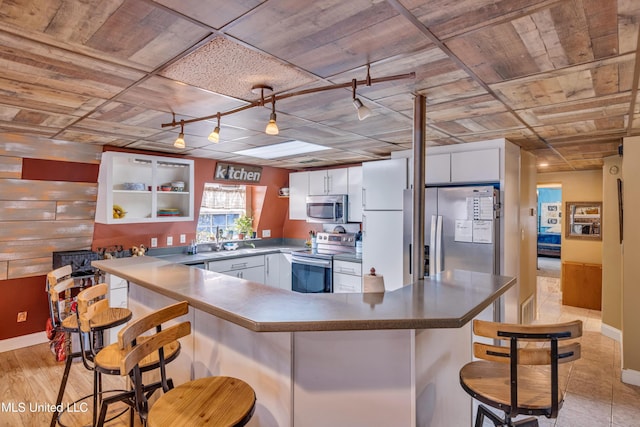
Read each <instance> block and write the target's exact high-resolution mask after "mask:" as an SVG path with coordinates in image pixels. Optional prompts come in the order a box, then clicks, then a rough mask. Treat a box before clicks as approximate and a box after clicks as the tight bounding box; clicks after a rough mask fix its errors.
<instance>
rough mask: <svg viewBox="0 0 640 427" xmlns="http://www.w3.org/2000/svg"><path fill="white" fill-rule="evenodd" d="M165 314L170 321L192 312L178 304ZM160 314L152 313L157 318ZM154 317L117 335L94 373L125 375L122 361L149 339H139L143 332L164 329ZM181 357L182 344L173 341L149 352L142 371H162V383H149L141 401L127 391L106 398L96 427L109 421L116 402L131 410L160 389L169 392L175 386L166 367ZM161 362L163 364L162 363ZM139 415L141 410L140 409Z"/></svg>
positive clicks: (102, 353) (99, 357) (96, 363)
mask: <svg viewBox="0 0 640 427" xmlns="http://www.w3.org/2000/svg"><path fill="white" fill-rule="evenodd" d="M163 310H164V311H162V314H161V315H163V316H166V317H167V318H176V317H178V316H182V315H184V314H187V313H188V311H189V305H188V304H187V303H186V302H185V303H180V304H175V305H172V306H169V307H167V308H165V309H163ZM156 313H157V312H154V313H152V314H153V315H155V316H157V315H156ZM154 318H155V317H153V318H150V316H144V317H142V318H140V319H135V320H133V321H132V322H130V323H129V324H128V325H127V326H126V327H125V328H123V329H122V330H121V331H120V332H119V333H118V342H116V343H113V344H110V345H108V346H106V347H104V348H103V349H102V350H100V351H99V352H98V354H96V356H95V357H94V360H93V361H94V370H95V372H97V373H99V374H109V375H123V376H124V375H126V374H127V373H126V372H121V370H120V367H121V364H122V361H123V360H124V358H125V357H126V355H127V354H128V353H129V352H130V351H131V348H132V347H133V346H135V345H141V344H143V343H144V342H145V341H146V340H148V339H149V337H148V336H140V334H141V333H144V332H146V331H148V330H149V329H152V328H155V329H156V331H161V330H162V325H161V324H158V325H155V324H154ZM179 354H180V342H179V341H178V340H177V339H175V340H173V341H171V342H167V343H166V344H165V345H164V346H163V347H162V349H160V350H157V349H156V351H152V352H150V354H149V355H147V357H145V358H144V359H143V360H141V361H140V363H139V367H140V372H148V371H151V370H154V369H159V370H160V378H161V379H160V381H156V382H152V383H150V384H146V385H144V386H143V387H142V390H141V393H142V395H144V398H139V397H138V396H137V395H136V392H135V390H134V389H132V390H129V391H125V392H123V393H119V394H115V395H113V396H109V397H106V398H104V399H103V400H102V402H101V403H100V414H99V416H98V420H97V421H96V425H97V426H102V425H103V424H104V423H105V422H107V421H109V420H107V412H108V410H109V406H111V405H113V404H115V403H117V402H124V403H126V404H127V405H129V406H131V409H132V410H133V409H137V406H138V403H139V402H140V404H144V402H146V399H148V398H149V397H150V396H151V395H152V394H153V393H154V392H155V391H156V390H157V389H159V388H162V389H163V390H164V391H168V390H170V389H171V388H172V387H173V383H172V381H171V379H170V378H167V376H166V372H165V364H166V363H169V362H171V361H173V360H175V359H176V358H177V357H178V355H179ZM161 361H162V363H161ZM138 412H140V410H138ZM131 416H132V417H131V419H130V424H131V425H133V414H131Z"/></svg>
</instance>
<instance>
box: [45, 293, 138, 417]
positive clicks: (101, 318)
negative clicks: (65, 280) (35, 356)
mask: <svg viewBox="0 0 640 427" xmlns="http://www.w3.org/2000/svg"><path fill="white" fill-rule="evenodd" d="M107 291H108V286H107V285H106V284H99V285H94V286H91V287H89V288H86V289H84V290H82V291H81V292H80V293H78V295H77V302H78V306H77V309H76V314H75V316H69V317H67V318H66V319H64V320H63V322H62V325H63V327H65V322H67V321H68V328H66V329H65V330H69V331H71V332H75V333H78V335H79V342H80V351H79V352H76V353H73V354H71V355H69V356H67V362H66V365H65V374H64V375H63V380H62V383H61V384H60V389H59V392H58V401H57V402H56V407H57V406H58V405H59V404H60V403H61V402H62V397H63V395H64V390H65V388H66V384H67V380H68V374H69V369H70V367H71V363H72V359H75V358H77V357H80V358H81V359H82V362H83V365H84V367H85V368H87V369H89V370H93V365H92V361H93V359H94V357H95V354H96V352H97V351H98V350H99V349H100V348H102V346H103V336H102V335H103V332H104V331H105V330H107V329H110V328H113V327H116V326H119V325H122V324H124V323H126V322H128V321H129V320H130V319H131V310H129V309H127V308H121V307H109V300H108V299H106V298H105V296H106V293H107ZM74 318H75V321H72V320H71V319H74ZM72 326H73V327H74V329H70V328H71V327H72ZM85 344H88V346H89V348H86V347H85ZM101 392H102V384H101V378H99V377H97V376H96V375H95V371H94V385H93V401H94V405H93V408H94V410H93V424H95V419H96V409H97V408H98V399H99V396H100V393H101ZM85 398H86V397H85ZM83 399H84V398H83ZM60 415H61V414H59V413H58V412H54V414H53V417H52V420H51V425H52V426H53V425H55V424H56V423H60V424H63V423H62V422H61V421H60V418H59V417H60Z"/></svg>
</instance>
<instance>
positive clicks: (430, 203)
mask: <svg viewBox="0 0 640 427" xmlns="http://www.w3.org/2000/svg"><path fill="white" fill-rule="evenodd" d="M411 199H412V198H411V191H407V192H406V193H405V209H404V233H403V234H404V239H403V240H404V242H405V243H404V244H405V251H404V252H405V253H410V252H411V250H412V249H411V248H410V243H411V216H412V207H411ZM424 211H425V239H424V242H425V248H424V250H425V275H427V276H428V275H433V274H436V273H438V272H440V271H442V270H451V269H462V270H470V271H479V272H483V273H492V274H500V191H499V190H498V189H496V188H494V187H493V186H487V185H483V186H464V187H429V188H427V189H426V192H425V208H424ZM410 259H411V257H410V256H408V257H405V260H406V261H405V268H404V273H405V281H407V280H410V279H409V278H412V279H414V280H415V279H416V278H415V277H413V271H414V270H415V269H413V268H412V266H410V265H409V264H408V263H409V260H410Z"/></svg>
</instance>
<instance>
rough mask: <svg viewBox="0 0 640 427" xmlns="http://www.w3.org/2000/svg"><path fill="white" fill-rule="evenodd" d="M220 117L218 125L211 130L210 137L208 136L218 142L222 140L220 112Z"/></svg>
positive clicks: (218, 115)
mask: <svg viewBox="0 0 640 427" xmlns="http://www.w3.org/2000/svg"><path fill="white" fill-rule="evenodd" d="M217 117H218V125H217V126H216V127H215V128H214V129H213V131H211V133H210V134H209V137H208V138H207V139H208V140H209V141H211V142H213V143H215V144H217V143H218V142H220V113H218V114H217Z"/></svg>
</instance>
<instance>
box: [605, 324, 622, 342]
mask: <svg viewBox="0 0 640 427" xmlns="http://www.w3.org/2000/svg"><path fill="white" fill-rule="evenodd" d="M600 332H601V333H602V335H604V336H605V337H609V338H611V339H613V340H616V341H618V342H622V331H621V330H620V329H616V328H614V327H613V326H609V325H607V324H604V323H603V324H602V327H601V328H600Z"/></svg>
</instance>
